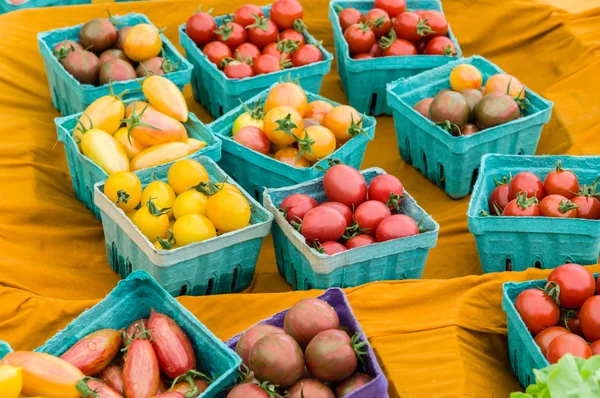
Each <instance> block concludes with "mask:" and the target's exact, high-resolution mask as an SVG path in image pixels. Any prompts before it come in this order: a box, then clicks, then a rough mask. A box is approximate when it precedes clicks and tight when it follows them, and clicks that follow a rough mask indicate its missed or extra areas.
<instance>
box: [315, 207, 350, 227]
mask: <svg viewBox="0 0 600 398" xmlns="http://www.w3.org/2000/svg"><path fill="white" fill-rule="evenodd" d="M321 206H325V207H333V208H334V209H336V210H337V211H339V212H340V213H342V215H343V216H344V218H345V219H346V226H347V227H349V226H351V225H352V224H354V219H353V217H352V210H351V209H350V208H349V207H348V206H346V205H345V204H343V203H340V202H325V203H323V204H321Z"/></svg>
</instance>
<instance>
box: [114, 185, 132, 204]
mask: <svg viewBox="0 0 600 398" xmlns="http://www.w3.org/2000/svg"><path fill="white" fill-rule="evenodd" d="M129 197H130V196H129V194H128V193H127V191H126V190H124V189H119V190H118V191H117V202H116V203H125V204H127V202H129Z"/></svg>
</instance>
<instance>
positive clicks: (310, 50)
mask: <svg viewBox="0 0 600 398" xmlns="http://www.w3.org/2000/svg"><path fill="white" fill-rule="evenodd" d="M322 60H323V54H322V53H321V50H319V47H317V46H315V45H312V44H306V45H304V46H302V47H300V48H299V49H297V50H296V51H294V54H293V55H292V64H294V66H304V65H310V64H314V63H315V62H319V61H322Z"/></svg>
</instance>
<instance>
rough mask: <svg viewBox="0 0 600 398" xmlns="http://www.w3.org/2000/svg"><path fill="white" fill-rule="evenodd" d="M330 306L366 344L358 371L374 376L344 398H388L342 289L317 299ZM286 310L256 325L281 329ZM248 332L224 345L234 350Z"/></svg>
mask: <svg viewBox="0 0 600 398" xmlns="http://www.w3.org/2000/svg"><path fill="white" fill-rule="evenodd" d="M317 298H319V299H321V300H323V301H325V302H327V303H329V305H331V306H332V307H333V308H334V309H335V312H337V314H338V316H339V317H340V325H343V326H345V327H347V328H348V329H350V331H351V332H352V333H353V334H354V333H356V332H360V335H361V336H360V341H364V342H365V343H367V345H366V347H367V357H366V358H364V364H363V365H362V366H361V365H360V362H359V367H360V370H361V371H363V372H365V373H367V374H370V375H372V376H375V378H374V379H373V380H371V382H369V383H368V384H366V385H364V386H362V387H361V388H360V389H358V390H356V391H354V392H353V393H351V394H350V395H347V396H346V397H344V398H389V395H388V393H387V389H388V382H387V379H386V378H385V376H384V374H383V371H382V370H381V367H380V366H379V362H377V357H376V356H375V353H374V352H373V348H372V347H371V344H370V343H369V341H368V340H367V338H366V336H365V333H364V332H363V330H362V328H361V327H360V324H359V323H358V319H356V317H355V316H354V313H353V312H352V307H351V306H350V303H349V302H348V298H347V297H346V294H345V293H344V291H343V290H342V289H339V288H331V289H327V291H326V292H325V293H323V294H322V295H320V296H319V297H317ZM287 312H288V310H284V311H281V312H278V313H277V314H275V315H273V316H272V317H270V318H267V319H265V320H263V321H260V322H258V324H259V325H260V324H268V325H273V326H278V327H280V328H283V319H284V318H285V314H287ZM247 331H248V330H244V331H243V332H242V333H240V334H238V335H236V336H233V337H232V338H230V339H229V340H227V341H226V342H225V344H226V345H227V346H228V347H229V348H231V349H232V350H235V346H236V345H237V342H238V340H239V339H240V337H242V335H243V334H244V333H246V332H247ZM307 398H308V397H307Z"/></svg>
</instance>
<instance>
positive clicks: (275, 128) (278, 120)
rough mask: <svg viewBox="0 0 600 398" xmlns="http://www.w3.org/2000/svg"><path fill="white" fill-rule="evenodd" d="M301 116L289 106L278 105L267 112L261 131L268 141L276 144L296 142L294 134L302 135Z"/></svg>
mask: <svg viewBox="0 0 600 398" xmlns="http://www.w3.org/2000/svg"><path fill="white" fill-rule="evenodd" d="M303 128H304V121H303V120H302V116H300V114H299V113H298V112H297V111H296V110H295V109H294V108H290V107H289V106H279V107H277V108H273V109H271V110H270V111H268V112H267V114H266V115H265V119H264V125H263V131H264V132H265V134H266V135H267V138H268V139H269V141H271V142H272V143H273V144H277V145H291V144H293V143H294V142H296V139H295V138H294V135H296V136H299V137H303V136H304V130H303Z"/></svg>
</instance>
